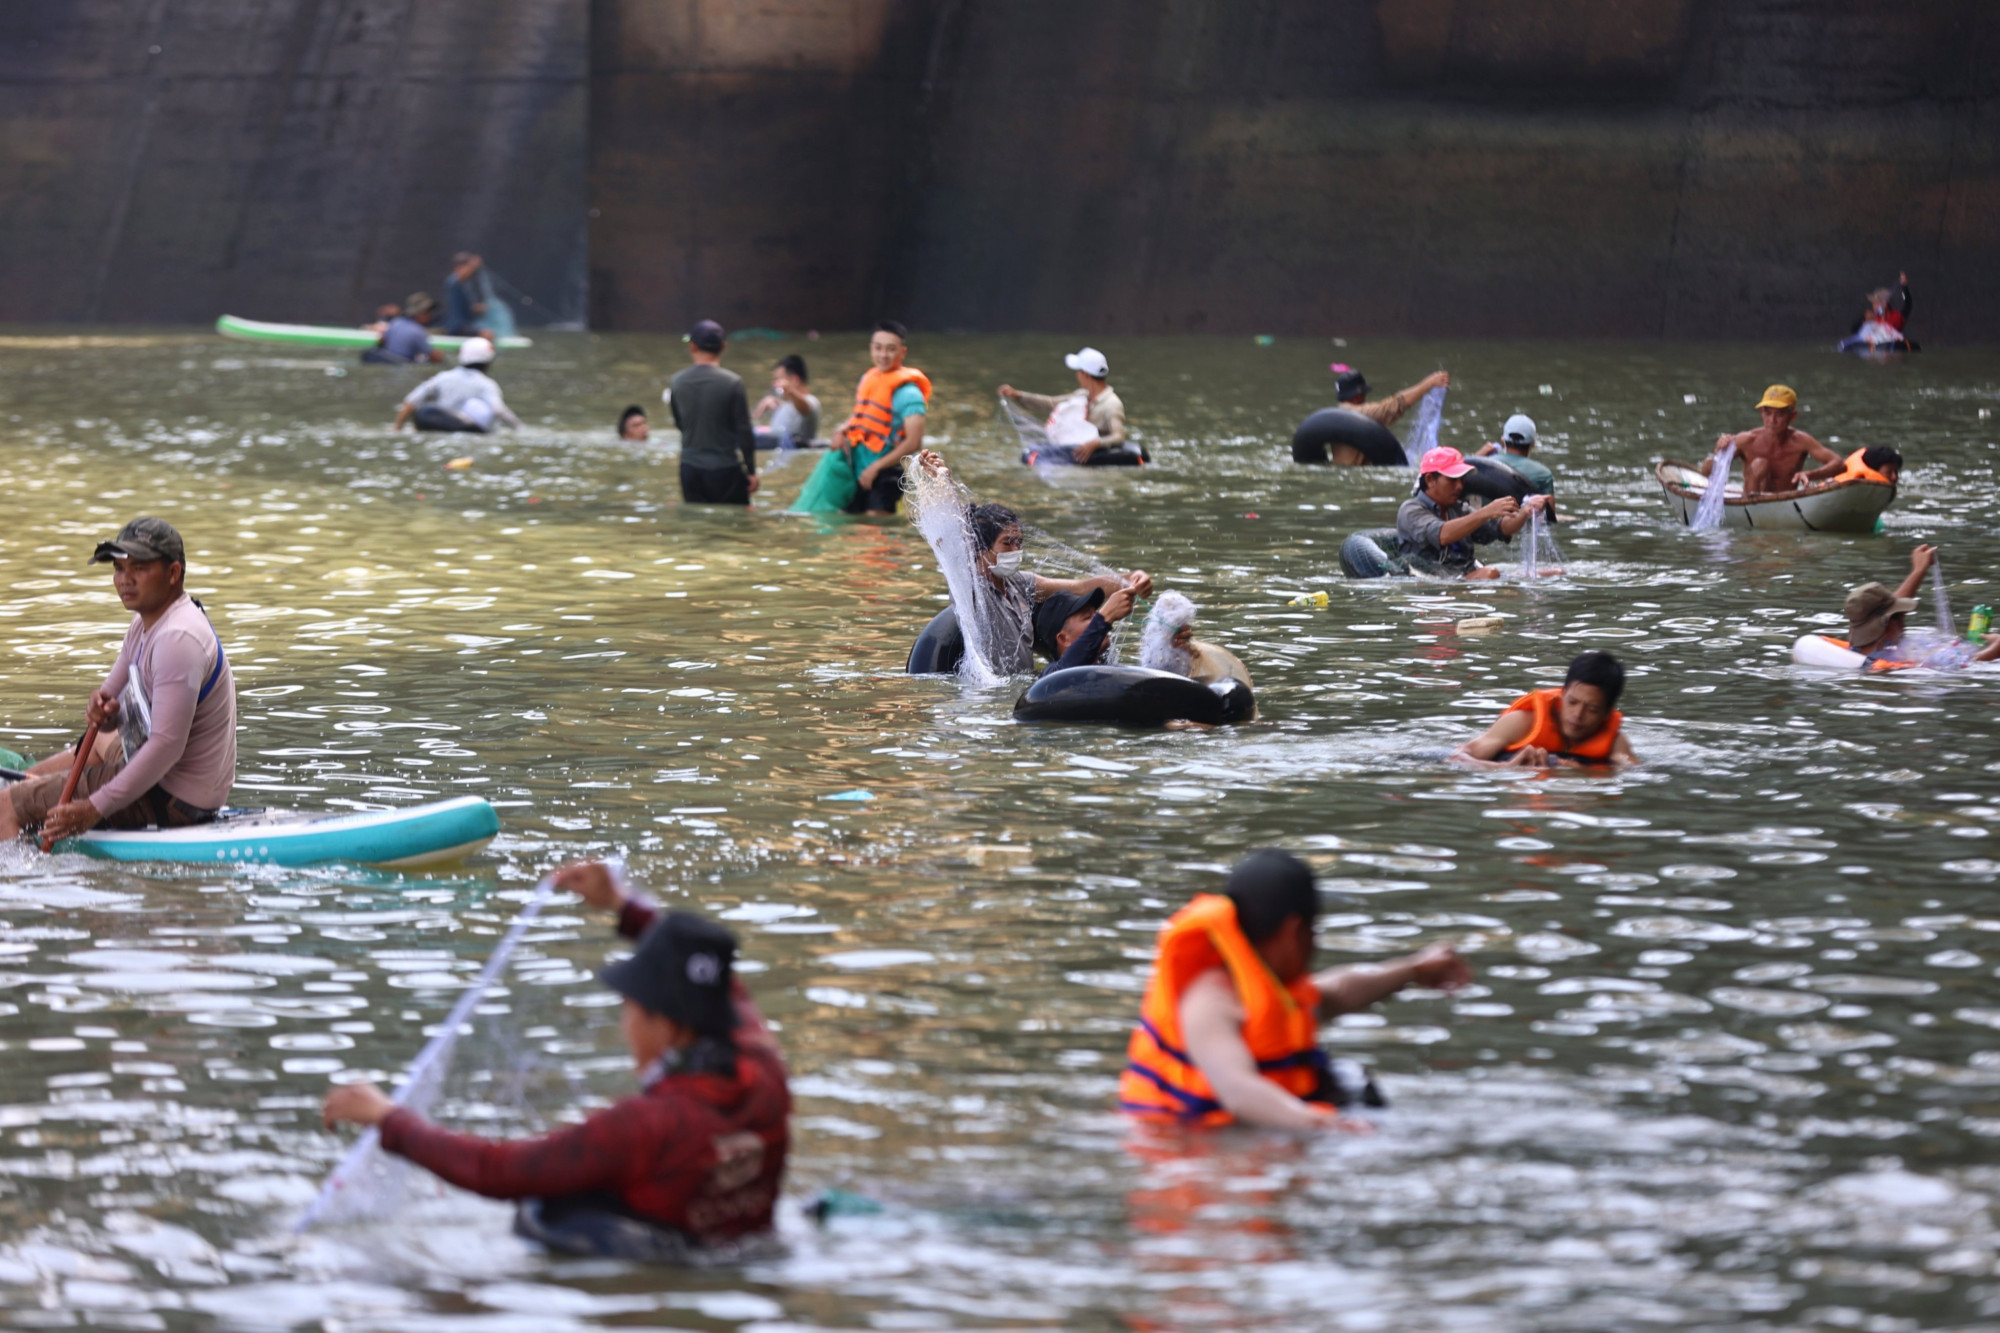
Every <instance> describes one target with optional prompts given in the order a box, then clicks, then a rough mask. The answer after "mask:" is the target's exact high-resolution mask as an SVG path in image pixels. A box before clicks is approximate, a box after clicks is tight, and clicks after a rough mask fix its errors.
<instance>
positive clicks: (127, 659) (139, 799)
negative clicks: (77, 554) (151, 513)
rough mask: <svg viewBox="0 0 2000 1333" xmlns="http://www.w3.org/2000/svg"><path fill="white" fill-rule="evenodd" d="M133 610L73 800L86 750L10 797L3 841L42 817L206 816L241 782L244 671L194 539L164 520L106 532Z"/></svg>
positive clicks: (92, 715)
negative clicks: (215, 622)
mask: <svg viewBox="0 0 2000 1333" xmlns="http://www.w3.org/2000/svg"><path fill="white" fill-rule="evenodd" d="M102 561H109V562H110V563H111V584H112V586H113V587H114V588H116V589H117V591H118V600H119V601H120V602H121V603H123V604H124V606H125V609H126V610H128V611H130V612H132V623H131V625H130V626H129V627H128V628H127V629H126V631H125V642H124V644H123V646H121V647H120V648H119V650H118V660H117V661H115V662H113V663H112V664H111V674H110V675H108V676H106V677H105V678H104V683H103V684H102V685H100V686H98V687H97V689H96V690H94V691H93V692H92V693H91V696H90V705H89V711H88V718H89V721H90V722H91V723H92V724H94V725H96V726H98V727H99V728H100V732H99V735H98V739H97V743H96V745H95V747H94V750H93V752H92V754H91V756H90V757H89V759H87V760H86V761H85V762H84V766H83V770H82V776H81V777H80V778H79V780H78V782H77V786H76V791H75V792H74V793H73V795H72V798H71V799H70V800H69V801H68V802H66V803H62V804H58V802H59V801H61V799H62V790H63V786H64V784H65V782H66V780H67V778H68V775H69V772H70V769H71V766H72V761H73V758H74V756H72V755H71V754H69V753H68V752H65V753H62V754H58V755H51V756H50V757H49V758H47V759H44V760H43V761H42V762H41V763H39V764H36V765H35V766H34V767H33V768H31V769H29V770H28V777H27V779H26V780H24V781H21V782H17V783H15V784H14V785H13V786H11V787H9V788H8V789H7V792H6V799H5V800H0V839H11V838H14V837H16V836H18V835H19V834H20V833H21V832H22V831H23V830H25V829H31V828H35V827H37V826H40V827H41V829H42V832H43V834H44V836H45V837H46V838H48V839H51V840H53V839H58V838H71V837H75V836H76V835H77V834H79V833H86V832H88V831H89V830H91V829H93V828H97V827H104V828H112V829H141V828H148V827H154V826H157V827H159V828H183V827H186V826H188V825H191V824H206V823H208V822H209V821H210V820H212V819H214V818H215V812H216V811H217V810H219V809H220V808H221V807H222V805H223V803H224V802H225V801H227V800H228V799H229V789H230V788H231V787H232V786H234V785H235V784H236V679H235V677H234V675H232V674H231V672H230V670H229V659H228V657H227V655H226V654H224V652H223V651H222V640H221V639H220V638H218V637H217V636H216V633H215V628H214V627H213V626H212V625H210V624H209V623H208V615H207V613H206V612H204V611H203V610H202V609H201V603H199V602H197V601H194V600H193V599H191V598H190V597H189V596H188V595H187V591H186V589H185V587H184V586H183V581H184V579H185V578H186V572H187V548H186V547H185V546H184V545H183V544H182V542H181V535H180V533H178V532H176V531H174V528H173V525H172V524H170V523H168V522H167V521H166V520H164V519H158V518H135V519H133V520H132V521H131V522H130V523H127V524H126V525H125V526H124V527H123V528H122V529H120V530H119V533H118V535H117V536H116V537H114V538H112V539H111V540H110V541H108V542H99V543H98V544H97V549H96V550H95V551H94V552H93V553H92V554H91V557H90V562H91V563H92V564H97V563H99V562H102Z"/></svg>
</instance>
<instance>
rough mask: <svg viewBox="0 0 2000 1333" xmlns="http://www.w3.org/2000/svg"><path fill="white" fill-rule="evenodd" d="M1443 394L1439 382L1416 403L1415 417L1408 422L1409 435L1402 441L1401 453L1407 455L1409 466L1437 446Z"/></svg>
mask: <svg viewBox="0 0 2000 1333" xmlns="http://www.w3.org/2000/svg"><path fill="white" fill-rule="evenodd" d="M1444 394H1445V386H1444V385H1442V384H1440V385H1438V386H1437V388H1435V389H1432V390H1430V391H1429V392H1428V393H1426V394H1425V395H1424V396H1423V399H1422V400H1421V401H1420V402H1418V404H1417V418H1416V420H1415V421H1413V422H1411V423H1410V433H1409V436H1408V437H1407V438H1406V439H1404V441H1403V453H1404V454H1405V455H1406V456H1408V458H1409V460H1410V466H1411V467H1415V466H1416V465H1417V463H1418V461H1419V460H1420V459H1422V458H1423V456H1424V455H1425V454H1427V453H1429V452H1430V451H1431V450H1433V449H1435V448H1437V444H1438V426H1439V425H1440V424H1441V423H1442V422H1443V421H1444Z"/></svg>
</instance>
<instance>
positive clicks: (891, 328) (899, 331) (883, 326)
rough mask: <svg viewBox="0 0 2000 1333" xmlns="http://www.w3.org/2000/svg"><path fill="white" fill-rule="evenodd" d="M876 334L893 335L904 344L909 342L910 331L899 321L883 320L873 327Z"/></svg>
mask: <svg viewBox="0 0 2000 1333" xmlns="http://www.w3.org/2000/svg"><path fill="white" fill-rule="evenodd" d="M875 332H877V333H893V334H895V335H896V336H897V337H898V338H901V339H902V340H903V341H904V342H908V341H909V340H910V330H909V329H908V327H906V326H905V325H904V324H903V323H902V322H901V321H900V320H894V319H885V320H882V321H881V322H879V323H877V324H876V325H875Z"/></svg>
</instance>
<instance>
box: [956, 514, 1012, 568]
mask: <svg viewBox="0 0 2000 1333" xmlns="http://www.w3.org/2000/svg"><path fill="white" fill-rule="evenodd" d="M966 517H967V518H968V519H969V520H970V521H971V523H972V540H973V545H974V546H976V547H977V548H978V550H977V553H976V555H975V557H974V559H975V560H976V561H977V562H978V565H979V567H980V568H981V569H991V568H993V566H994V565H995V563H997V562H998V561H999V558H1000V557H1001V556H1003V555H1019V554H1020V551H1021V545H1022V541H1023V538H1022V534H1021V516H1020V515H1019V514H1017V513H1015V512H1014V511H1013V510H1011V509H1009V508H1008V507H1007V506H1006V505H998V504H982V505H974V506H973V507H972V512H971V513H969V514H968V515H966ZM1011 563H1013V564H1014V565H1015V566H1016V567H1017V568H1018V567H1019V565H1020V561H1018V560H1016V561H1013V562H1011Z"/></svg>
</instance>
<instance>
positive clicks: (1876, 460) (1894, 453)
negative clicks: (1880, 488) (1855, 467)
mask: <svg viewBox="0 0 2000 1333" xmlns="http://www.w3.org/2000/svg"><path fill="white" fill-rule="evenodd" d="M1861 463H1862V466H1864V467H1872V468H1874V469H1875V470H1876V471H1877V472H1879V473H1881V474H1882V475H1883V476H1885V477H1887V478H1888V479H1889V480H1890V481H1894V480H1895V479H1896V478H1897V477H1899V476H1901V475H1902V472H1903V451H1902V450H1900V449H1898V448H1896V447H1895V446H1894V445H1888V444H1878V445H1875V446H1873V447H1872V448H1868V449H1863V450H1862V451H1861Z"/></svg>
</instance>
